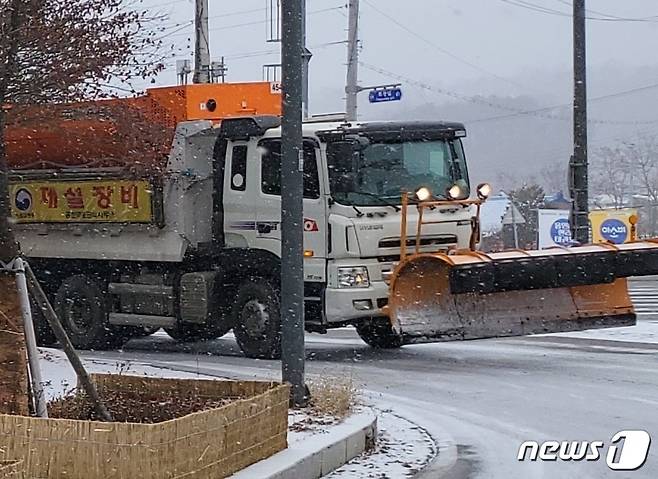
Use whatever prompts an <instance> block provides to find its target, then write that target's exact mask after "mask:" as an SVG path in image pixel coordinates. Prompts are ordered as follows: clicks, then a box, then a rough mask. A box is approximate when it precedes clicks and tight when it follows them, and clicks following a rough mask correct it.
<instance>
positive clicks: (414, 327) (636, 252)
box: [388, 243, 658, 343]
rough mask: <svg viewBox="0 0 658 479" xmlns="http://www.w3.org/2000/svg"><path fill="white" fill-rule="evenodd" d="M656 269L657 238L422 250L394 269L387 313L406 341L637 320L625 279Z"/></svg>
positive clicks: (570, 328) (580, 327) (569, 328)
mask: <svg viewBox="0 0 658 479" xmlns="http://www.w3.org/2000/svg"><path fill="white" fill-rule="evenodd" d="M657 273H658V244H657V243H637V244H630V245H622V246H621V247H614V246H611V245H597V246H594V245H591V246H585V247H576V248H570V249H554V250H547V251H509V252H504V253H494V254H490V255H485V254H483V253H479V252H471V251H467V252H463V253H458V254H455V255H446V254H441V253H430V254H417V255H412V256H410V257H408V258H406V259H405V260H404V261H402V262H401V263H400V265H399V266H398V268H397V269H396V271H395V272H394V274H393V278H392V282H391V292H390V298H389V305H388V313H389V316H390V319H391V322H392V324H393V327H394V329H395V330H396V331H397V332H398V333H399V334H401V335H402V336H403V338H404V340H405V342H408V343H412V342H434V341H454V340H464V339H478V338H488V337H501V336H522V335H526V334H537V333H552V332H560V331H577V330H583V329H590V328H605V327H617V326H632V325H634V324H635V313H634V309H633V304H632V303H631V301H630V298H629V296H628V290H627V286H626V279H625V278H626V277H627V276H631V275H633V276H636V275H642V274H657Z"/></svg>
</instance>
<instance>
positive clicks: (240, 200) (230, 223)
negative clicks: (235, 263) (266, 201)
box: [223, 141, 260, 248]
mask: <svg viewBox="0 0 658 479" xmlns="http://www.w3.org/2000/svg"><path fill="white" fill-rule="evenodd" d="M255 152H256V145H255V141H253V142H246V141H232V142H229V144H228V148H227V152H226V167H225V172H224V187H223V191H224V198H223V209H224V212H223V213H224V227H225V229H226V245H227V246H228V247H236V248H246V247H253V245H254V242H255V240H256V229H255V224H256V203H257V201H258V197H257V195H258V191H260V187H259V185H257V183H258V182H257V181H255V180H256V179H257V178H259V174H258V167H257V164H258V162H257V161H253V160H254V159H256V156H257V155H256V153H255Z"/></svg>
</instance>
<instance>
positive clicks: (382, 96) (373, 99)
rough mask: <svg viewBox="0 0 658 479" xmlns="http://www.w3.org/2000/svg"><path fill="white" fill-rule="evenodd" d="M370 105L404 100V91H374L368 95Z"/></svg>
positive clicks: (393, 89)
mask: <svg viewBox="0 0 658 479" xmlns="http://www.w3.org/2000/svg"><path fill="white" fill-rule="evenodd" d="M368 99H369V100H370V103H383V102H387V101H400V100H402V89H400V88H383V89H378V90H372V91H371V92H370V95H368Z"/></svg>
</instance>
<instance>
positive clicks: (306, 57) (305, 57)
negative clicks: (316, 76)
mask: <svg viewBox="0 0 658 479" xmlns="http://www.w3.org/2000/svg"><path fill="white" fill-rule="evenodd" d="M302 45H303V49H302V78H303V83H302V104H303V106H304V118H308V96H309V93H308V91H309V85H308V82H309V78H308V76H309V73H308V70H309V63H310V62H311V58H312V57H313V54H312V53H311V51H310V50H309V49H308V48H306V0H302Z"/></svg>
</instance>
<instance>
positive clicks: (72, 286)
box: [55, 274, 125, 349]
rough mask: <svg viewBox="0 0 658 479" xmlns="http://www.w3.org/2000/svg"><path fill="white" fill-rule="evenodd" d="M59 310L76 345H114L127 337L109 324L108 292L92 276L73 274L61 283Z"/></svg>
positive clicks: (119, 344)
mask: <svg viewBox="0 0 658 479" xmlns="http://www.w3.org/2000/svg"><path fill="white" fill-rule="evenodd" d="M55 312H57V316H58V317H59V319H60V321H61V322H62V326H64V329H65V330H66V332H67V334H68V335H69V339H70V340H71V343H72V344H73V346H75V347H76V348H79V349H113V348H116V347H120V346H121V345H122V344H123V342H124V340H125V339H124V337H123V335H122V334H121V333H120V331H119V330H115V328H112V326H111V325H110V324H109V322H108V318H107V316H108V310H107V306H106V300H105V295H104V294H103V292H102V290H101V287H100V286H99V285H98V283H97V282H96V281H94V280H93V279H91V278H89V277H88V276H85V275H81V274H80V275H75V276H71V277H69V278H67V279H66V280H65V281H64V282H63V283H62V284H61V286H60V287H59V289H58V290H57V294H56V296H55Z"/></svg>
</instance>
